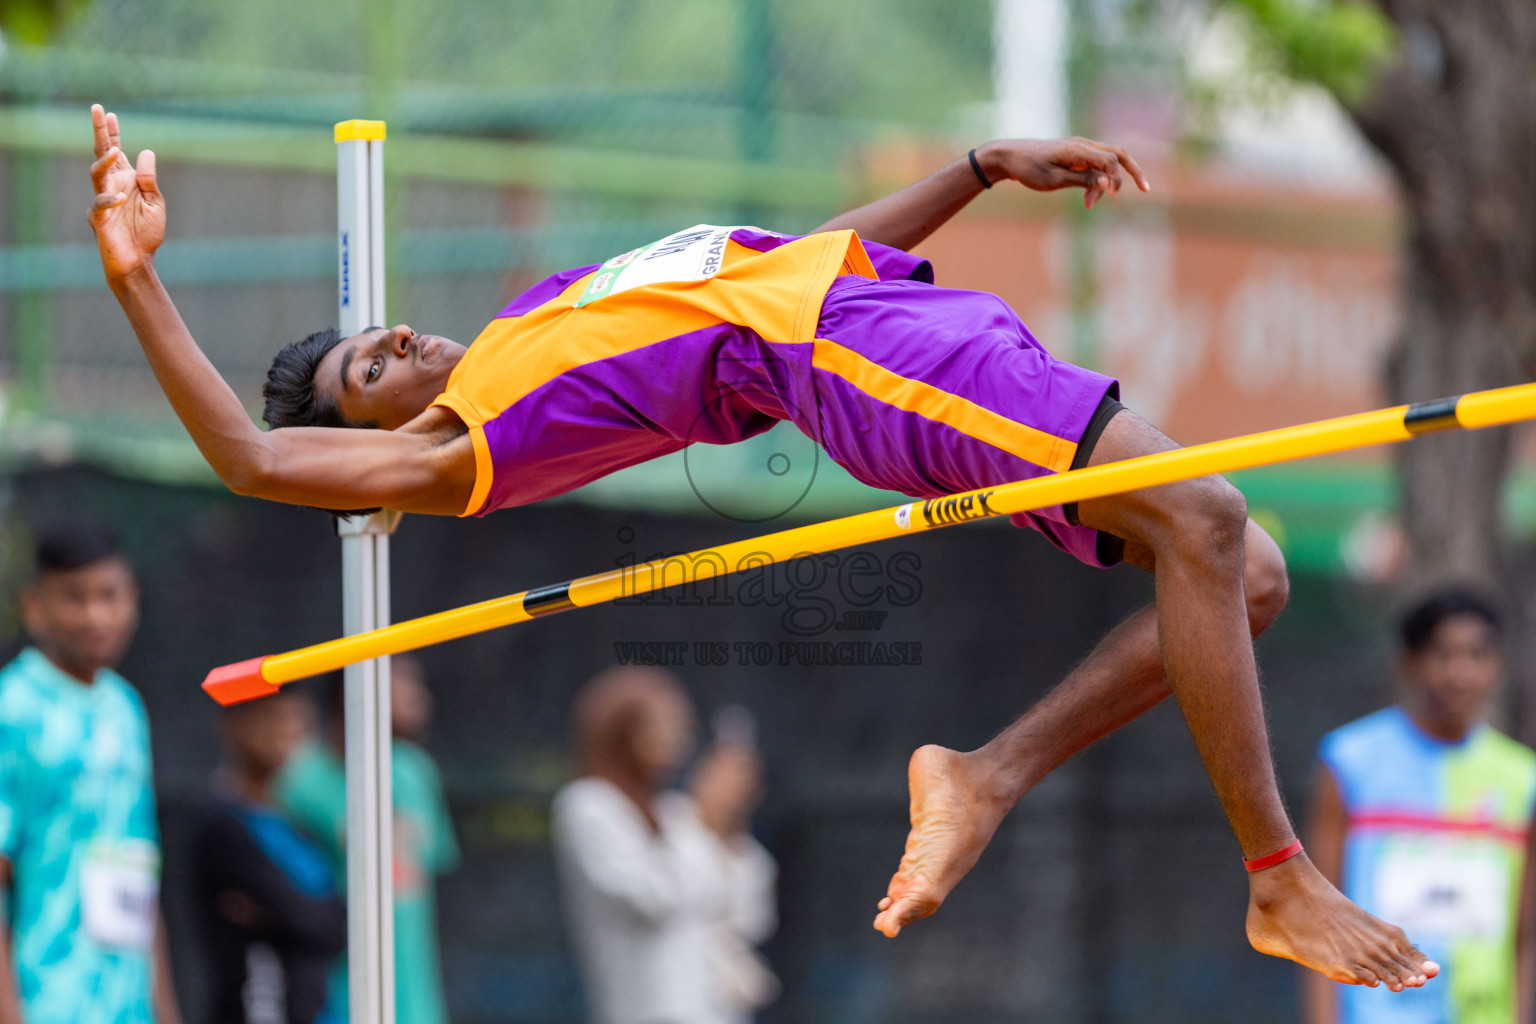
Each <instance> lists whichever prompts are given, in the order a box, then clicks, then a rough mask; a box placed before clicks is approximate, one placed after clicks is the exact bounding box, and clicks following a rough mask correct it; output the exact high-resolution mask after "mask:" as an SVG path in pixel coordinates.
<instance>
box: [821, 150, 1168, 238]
mask: <svg viewBox="0 0 1536 1024" xmlns="http://www.w3.org/2000/svg"><path fill="white" fill-rule="evenodd" d="M976 162H977V163H978V164H979V165H980V166H981V171H982V173H983V174H985V175H986V176H987V180H988V181H990V182H992V184H994V185H995V184H997V183H998V182H1000V181H1016V182H1018V183H1019V184H1021V185H1023V186H1025V187H1026V188H1032V189H1034V190H1035V191H1037V192H1053V191H1055V190H1056V189H1061V188H1081V189H1083V190H1084V194H1083V203H1084V205H1086V206H1087V207H1088V208H1089V209H1092V208H1093V204H1094V203H1096V202H1098V201H1099V199H1101V198H1102V197H1103V196H1105V195H1106V194H1107V195H1116V194H1118V193H1119V191H1120V185H1121V183H1122V181H1123V177H1122V172H1123V173H1125V174H1129V175H1130V176H1131V179H1132V180H1133V181H1134V182H1135V183H1136V186H1137V187H1138V188H1140V189H1141V190H1142V191H1143V192H1150V191H1151V190H1152V186H1151V185H1149V184H1148V183H1147V176H1146V175H1145V174H1143V173H1142V171H1141V165H1140V164H1138V163H1137V162H1136V161H1135V159H1134V158H1133V157H1132V156H1131V155H1130V154H1129V153H1127V152H1126V151H1125V150H1123V149H1120V148H1119V147H1118V146H1111V145H1109V144H1107V143H1104V142H1095V141H1093V140H1092V139H1082V138H1072V139H1004V140H1001V141H998V142H989V143H987V144H986V145H984V146H978V147H976ZM982 188H983V186H982V184H981V180H980V179H979V178H977V177H976V172H975V170H974V169H973V168H972V167H971V161H970V158H969V157H968V156H962V157H960V158H959V159H958V160H954V161H952V162H951V163H950V164H949V165H948V166H946V167H945V168H943V169H942V170H939V171H935V172H934V173H933V174H930V175H929V176H928V177H926V178H924V179H923V180H922V181H919V182H918V183H917V184H915V185H908V186H907V187H906V188H904V189H902V190H901V191H900V192H894V193H892V194H891V195H888V196H886V197H885V198H883V199H877V200H875V201H874V202H872V203H868V204H866V205H864V206H861V207H859V208H858V209H857V210H849V211H848V212H847V213H844V214H840V215H839V216H837V217H834V218H832V219H831V220H829V221H827V223H825V224H823V225H822V226H821V227H819V228H817V230H818V231H836V230H838V229H840V228H853V229H854V230H855V231H857V232H858V233H859V237H861V238H867V239H869V240H870V241H872V242H880V243H882V244H884V245H889V246H893V247H895V248H897V249H910V248H912V247H913V246H914V245H916V244H917V243H919V242H921V241H922V240H923V239H925V238H927V237H928V236H929V235H931V234H933V233H934V232H935V231H937V230H938V229H939V227H940V226H941V225H943V224H944V222H945V221H947V220H949V218H951V217H953V216H954V215H955V214H957V213H959V212H960V211H961V210H963V209H964V208H965V206H966V204H967V203H969V202H970V201H971V200H972V199H975V198H976V197H977V196H979V195H981V193H982Z"/></svg>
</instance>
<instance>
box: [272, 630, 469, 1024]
mask: <svg viewBox="0 0 1536 1024" xmlns="http://www.w3.org/2000/svg"><path fill="white" fill-rule="evenodd" d="M327 703H328V704H329V711H330V713H329V715H328V716H327V722H326V729H325V735H324V736H323V737H322V738H316V739H312V740H311V741H310V742H308V743H306V744H304V745H303V746H302V747H300V748H299V749H298V750H297V751H296V752H295V753H294V755H293V757H291V758H290V759H289V761H288V763H287V765H285V766H284V768H283V771H282V773H281V774H280V775H279V776H278V780H277V788H276V794H277V801H278V803H279V805H280V806H282V808H283V809H284V810H285V811H287V813H288V814H289V815H291V816H292V817H293V819H294V820H295V821H297V822H298V823H299V825H300V826H301V827H302V828H304V829H305V830H306V831H308V832H309V833H310V834H311V835H313V836H314V838H315V839H316V840H317V841H319V843H320V844H321V845H322V846H323V847H324V848H325V850H326V852H327V853H328V854H329V855H330V857H331V859H332V862H333V863H334V865H335V867H336V870H337V871H338V872H339V873H340V874H341V876H342V877H345V873H346V840H347V781H346V772H345V769H344V767H343V761H342V756H343V746H342V736H343V730H342V715H341V705H342V688H341V685H340V679H339V677H338V678H337V679H336V681H335V685H334V687H333V690H332V699H331V700H330V701H328V702H327ZM431 715H432V702H431V695H430V693H429V692H428V690H427V687H426V681H425V677H424V673H423V672H422V668H421V663H420V662H419V661H417V660H416V659H415V658H413V657H411V656H409V655H398V656H396V657H395V658H393V659H391V686H390V717H391V725H392V728H393V731H394V735H395V739H394V743H393V746H392V757H391V764H392V769H391V772H390V785H391V787H392V793H393V801H394V810H395V827H394V832H393V842H394V871H393V873H394V880H395V1019H396V1020H398V1021H400V1022H401V1024H406V1022H409V1024H447V1020H448V1011H447V1007H446V1006H445V1004H444V1000H443V981H442V958H441V955H440V954H439V952H438V944H437V897H436V879H437V876H438V875H441V874H445V873H447V872H449V871H452V870H453V869H454V868H456V867H457V866H458V863H459V846H458V842H457V841H456V840H455V839H454V833H453V823H452V821H451V820H450V819H449V816H448V804H447V800H446V799H445V798H444V796H443V784H442V778H441V776H439V774H438V770H437V765H436V764H435V763H434V762H433V760H432V757H431V755H430V754H428V753H427V752H426V751H425V750H424V749H422V747H421V746H420V741H421V739H422V737H423V736H424V735H425V733H426V728H427V724H428V723H429V722H430V720H431ZM346 1016H347V978H346V964H345V958H343V962H342V963H341V964H340V965H339V966H338V969H337V971H336V973H335V974H334V975H333V976H332V986H331V1001H330V1003H329V1005H328V1006H327V1010H326V1015H325V1017H323V1018H322V1019H323V1020H325V1021H327V1022H331V1021H336V1022H340V1021H345V1020H346Z"/></svg>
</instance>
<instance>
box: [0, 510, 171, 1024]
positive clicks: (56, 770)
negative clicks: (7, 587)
mask: <svg viewBox="0 0 1536 1024" xmlns="http://www.w3.org/2000/svg"><path fill="white" fill-rule="evenodd" d="M21 617H22V625H23V627H24V628H25V629H26V633H27V637H28V638H29V639H30V640H31V642H32V644H33V646H31V647H28V648H27V649H25V650H23V651H22V652H21V654H19V655H17V657H16V659H15V660H14V661H12V662H11V663H10V664H8V665H6V666H5V668H4V669H0V854H3V859H0V881H3V882H4V885H5V887H6V888H5V893H4V896H5V899H6V903H7V905H8V907H9V917H10V921H9V924H10V927H9V929H8V930H7V929H4V928H0V961H3V963H0V1022H6V1024H10V1022H19V1021H26V1022H27V1024H139V1022H148V1021H151V1020H153V1021H157V1022H159V1024H180V1020H181V1016H180V1013H179V1011H178V1010H177V1008H176V1000H175V993H174V991H173V989H172V987H171V983H170V970H169V966H168V961H167V959H166V942H165V936H164V934H163V928H162V923H161V918H160V914H159V885H160V847H159V830H158V828H157V825H156V821H155V799H154V793H153V791H152V789H151V778H152V776H151V771H150V752H149V725H148V722H147V721H146V720H145V716H144V706H143V704H142V702H141V701H140V699H139V695H138V693H137V692H136V691H135V690H134V688H133V687H132V686H130V685H129V684H128V681H127V680H125V679H124V678H123V677H122V676H120V675H118V674H117V673H116V672H114V671H113V666H115V665H117V664H118V662H119V661H120V660H121V659H122V657H123V655H124V654H125V653H126V652H127V650H128V645H129V644H130V643H131V642H132V640H133V635H134V633H135V631H136V630H137V628H138V622H139V592H138V585H137V584H136V583H135V581H134V576H133V570H132V569H131V568H130V567H129V565H128V562H127V559H125V558H124V557H123V554H122V551H121V550H120V548H119V547H118V545H117V541H116V538H115V537H114V536H113V535H112V533H111V532H110V531H108V530H107V529H105V528H104V527H102V526H100V525H97V524H91V523H74V524H60V525H55V526H52V527H50V528H49V529H48V530H46V531H45V532H44V533H43V534H42V535H41V536H40V537H39V538H38V542H37V550H36V556H35V569H34V572H33V576H32V578H31V581H30V582H29V583H28V585H27V586H26V588H25V589H24V590H23V591H22V594H21Z"/></svg>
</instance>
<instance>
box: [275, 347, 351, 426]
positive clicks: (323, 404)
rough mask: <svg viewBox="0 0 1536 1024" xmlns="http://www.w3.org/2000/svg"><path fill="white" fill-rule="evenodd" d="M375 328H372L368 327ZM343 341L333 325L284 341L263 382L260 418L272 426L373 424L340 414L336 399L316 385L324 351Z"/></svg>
mask: <svg viewBox="0 0 1536 1024" xmlns="http://www.w3.org/2000/svg"><path fill="white" fill-rule="evenodd" d="M369 330H373V328H371V327H370V328H369ZM339 344H341V332H340V331H338V330H337V329H336V328H334V327H327V328H326V329H325V330H323V331H316V332H315V333H314V334H311V335H310V336H309V337H307V338H305V339H303V340H302V341H295V342H293V343H292V344H290V345H284V346H283V347H282V349H281V350H279V351H278V353H277V355H276V356H274V357H273V359H272V366H271V368H270V369H269V370H267V382H266V383H265V384H263V385H262V386H261V397H262V401H263V403H264V404H263V408H262V412H261V418H262V419H264V420H266V421H267V426H269V427H274V428H276V427H372V426H376V424H373V423H355V422H353V421H352V420H349V419H347V418H346V417H345V416H343V415H342V414H341V410H340V409H338V408H337V407H336V400H335V399H334V398H332V397H331V396H330V395H327V394H322V393H320V392H319V391H317V390H316V389H315V371H316V370H317V369H318V368H319V366H320V360H322V359H324V358H325V354H326V353H327V352H329V351H330V350H331V349H333V348H335V347H336V346H337V345H339Z"/></svg>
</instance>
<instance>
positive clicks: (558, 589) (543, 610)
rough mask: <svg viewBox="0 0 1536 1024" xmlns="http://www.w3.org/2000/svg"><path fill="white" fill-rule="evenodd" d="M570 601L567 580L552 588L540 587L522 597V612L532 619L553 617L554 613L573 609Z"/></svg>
mask: <svg viewBox="0 0 1536 1024" xmlns="http://www.w3.org/2000/svg"><path fill="white" fill-rule="evenodd" d="M575 607H576V605H575V604H574V603H572V601H571V584H570V581H569V580H567V581H566V582H564V583H556V584H555V585H554V586H552V587H540V588H539V589H537V590H530V591H528V593H526V594H524V595H523V611H525V612H527V613H528V614H529V615H530V616H532V617H533V618H538V617H539V616H540V615H553V614H555V612H563V611H565V610H566V609H567V608H575Z"/></svg>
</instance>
